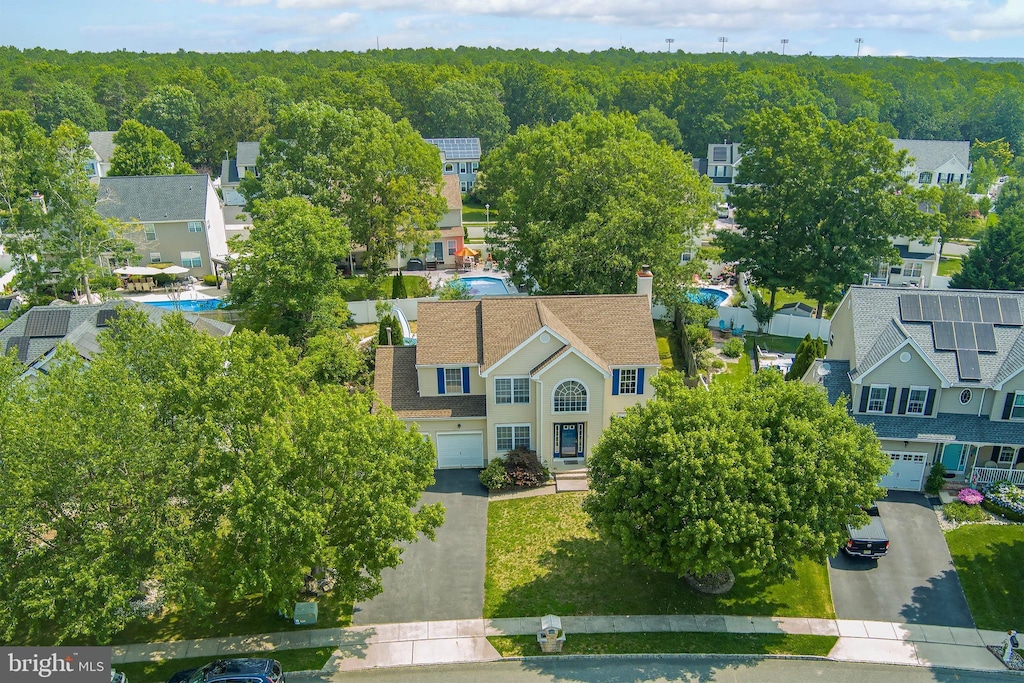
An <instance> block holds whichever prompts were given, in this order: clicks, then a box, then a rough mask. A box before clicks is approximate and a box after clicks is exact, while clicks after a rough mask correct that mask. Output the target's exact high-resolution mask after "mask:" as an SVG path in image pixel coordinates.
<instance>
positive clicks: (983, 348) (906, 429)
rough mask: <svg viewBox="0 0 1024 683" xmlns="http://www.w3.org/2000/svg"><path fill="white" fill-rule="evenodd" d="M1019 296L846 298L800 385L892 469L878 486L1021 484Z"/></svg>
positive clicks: (1023, 328)
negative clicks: (934, 472) (810, 388)
mask: <svg viewBox="0 0 1024 683" xmlns="http://www.w3.org/2000/svg"><path fill="white" fill-rule="evenodd" d="M1022 309H1024V292H1000V291H979V290H943V291H942V293H928V292H915V291H914V290H909V289H907V288H905V287H899V288H896V287H859V286H858V287H851V288H850V291H849V292H847V294H846V297H844V299H843V301H842V302H841V303H840V304H839V307H838V308H837V309H836V313H835V315H834V316H833V318H832V326H831V333H830V339H829V350H828V354H827V356H826V358H825V359H824V360H823V361H817V362H815V363H814V364H813V365H812V367H811V368H810V369H809V370H808V371H807V374H806V375H805V376H804V381H806V382H814V383H820V384H822V385H823V386H824V387H825V388H826V389H827V391H828V393H829V398H830V400H832V401H833V402H835V401H836V400H838V398H839V396H840V395H846V396H847V397H848V399H849V402H848V406H847V407H848V408H849V410H850V412H851V414H852V415H853V417H854V418H855V419H856V420H857V421H858V422H860V423H863V424H869V425H871V426H872V427H873V428H874V430H875V432H876V433H877V434H878V437H879V438H880V439H881V443H882V449H883V450H884V451H886V452H887V453H889V457H890V459H891V460H892V466H891V469H890V471H889V474H888V475H886V476H885V477H884V478H883V480H882V485H883V486H885V487H887V488H890V489H902V490H912V491H917V490H920V489H921V488H922V486H923V484H924V480H925V477H926V476H927V472H928V468H929V467H930V465H931V464H932V463H933V462H936V461H940V462H942V464H943V465H945V467H946V470H947V471H948V472H949V473H950V476H951V477H952V478H955V479H958V480H961V481H964V480H965V481H968V482H971V483H975V484H982V483H987V482H992V481H996V480H998V479H1003V478H1009V479H1011V480H1013V481H1015V482H1016V483H1019V484H1024V317H1022Z"/></svg>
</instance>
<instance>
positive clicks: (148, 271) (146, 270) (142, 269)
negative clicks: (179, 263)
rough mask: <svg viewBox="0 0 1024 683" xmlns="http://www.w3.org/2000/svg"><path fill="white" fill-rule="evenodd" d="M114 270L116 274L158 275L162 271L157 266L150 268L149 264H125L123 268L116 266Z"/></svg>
mask: <svg viewBox="0 0 1024 683" xmlns="http://www.w3.org/2000/svg"><path fill="white" fill-rule="evenodd" d="M114 272H115V273H117V274H118V275H159V274H160V273H162V272H164V271H162V270H160V269H159V268H150V267H149V266H125V267H124V268H116V269H115V270H114Z"/></svg>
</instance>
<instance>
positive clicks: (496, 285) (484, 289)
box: [462, 277, 508, 296]
mask: <svg viewBox="0 0 1024 683" xmlns="http://www.w3.org/2000/svg"><path fill="white" fill-rule="evenodd" d="M462 281H463V282H465V283H466V284H467V285H469V293H470V294H472V295H473V296H482V295H484V294H508V287H506V286H505V281H504V280H502V279H501V278H496V277H464V278H462Z"/></svg>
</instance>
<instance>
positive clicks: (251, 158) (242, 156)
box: [235, 142, 260, 167]
mask: <svg viewBox="0 0 1024 683" xmlns="http://www.w3.org/2000/svg"><path fill="white" fill-rule="evenodd" d="M259 157H260V143H258V142H239V143H238V147H237V149H236V151H235V158H236V159H238V165H239V166H243V167H245V166H255V165H256V160H257V159H259Z"/></svg>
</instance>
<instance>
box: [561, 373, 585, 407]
mask: <svg viewBox="0 0 1024 683" xmlns="http://www.w3.org/2000/svg"><path fill="white" fill-rule="evenodd" d="M553 410H554V412H556V413H585V412H587V388H586V387H585V386H583V383H582V382H577V381H576V380H574V379H567V380H565V381H564V382H562V383H561V384H559V385H558V386H556V387H555V396H554V406H553Z"/></svg>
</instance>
